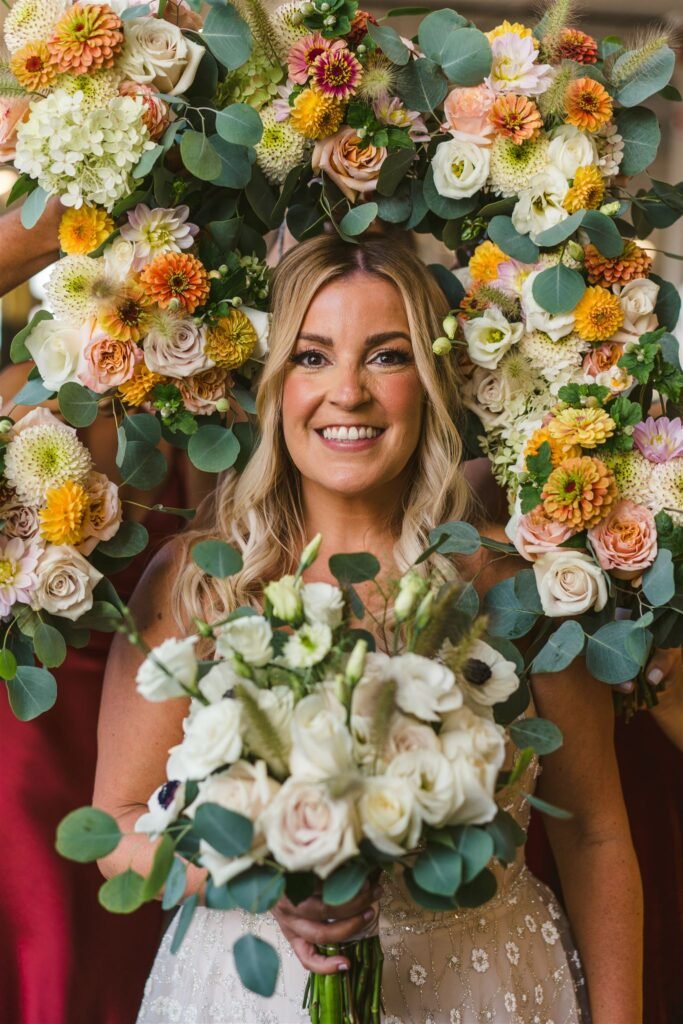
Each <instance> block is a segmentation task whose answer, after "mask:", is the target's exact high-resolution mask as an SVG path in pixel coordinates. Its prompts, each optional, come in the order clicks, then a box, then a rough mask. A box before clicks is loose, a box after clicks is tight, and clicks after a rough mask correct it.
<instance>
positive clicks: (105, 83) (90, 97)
mask: <svg viewBox="0 0 683 1024" xmlns="http://www.w3.org/2000/svg"><path fill="white" fill-rule="evenodd" d="M121 80H122V75H121V73H120V72H119V71H116V70H115V69H114V68H100V70H99V71H93V72H91V73H90V74H89V75H60V76H59V79H58V80H57V86H56V87H57V88H59V89H63V90H64V92H67V93H68V94H69V96H75V95H76V93H77V92H82V93H83V104H82V107H81V109H82V110H83V111H87V110H96V109H98V108H101V107H106V106H107V104H108V103H110V102H111V100H113V99H114V97H115V96H118V94H119V83H120V82H121Z"/></svg>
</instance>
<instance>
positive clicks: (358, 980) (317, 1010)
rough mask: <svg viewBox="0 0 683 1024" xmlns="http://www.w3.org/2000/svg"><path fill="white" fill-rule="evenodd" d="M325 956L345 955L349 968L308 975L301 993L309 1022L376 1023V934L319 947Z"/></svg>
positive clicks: (379, 954) (379, 970)
mask: <svg viewBox="0 0 683 1024" xmlns="http://www.w3.org/2000/svg"><path fill="white" fill-rule="evenodd" d="M318 950H319V952H320V953H323V954H324V955H325V956H345V957H347V958H348V959H349V960H350V961H351V969H350V970H349V971H339V972H337V973H336V974H309V976H308V982H307V983H306V991H305V993H304V1006H305V1007H307V1008H308V1012H309V1015H310V1018H311V1024H380V1010H381V991H382V964H383V962H384V954H383V953H382V946H381V944H380V941H379V936H377V935H373V936H372V937H371V938H367V939H360V940H359V941H358V942H352V943H345V944H343V945H339V946H319V947H318Z"/></svg>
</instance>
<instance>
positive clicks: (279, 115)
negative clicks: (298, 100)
mask: <svg viewBox="0 0 683 1024" xmlns="http://www.w3.org/2000/svg"><path fill="white" fill-rule="evenodd" d="M293 89H294V83H293V82H287V84H286V85H278V87H277V99H274V100H273V102H272V103H271V106H272V108H273V111H274V113H275V120H276V121H286V120H287V118H288V117H289V115H290V114H291V113H292V108H291V107H290V105H289V97H290V96H291V95H292V90H293Z"/></svg>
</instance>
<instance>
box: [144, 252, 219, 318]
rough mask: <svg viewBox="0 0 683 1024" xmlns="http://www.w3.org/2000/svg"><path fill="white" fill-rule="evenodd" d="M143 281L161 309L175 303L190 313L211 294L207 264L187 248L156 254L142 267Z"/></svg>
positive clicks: (150, 295)
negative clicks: (205, 266)
mask: <svg viewBox="0 0 683 1024" xmlns="http://www.w3.org/2000/svg"><path fill="white" fill-rule="evenodd" d="M140 281H141V283H142V285H143V286H144V288H145V289H146V290H147V293H148V295H149V297H150V298H151V299H152V301H154V302H157V303H158V304H159V305H160V306H161V308H162V309H167V308H168V307H169V306H170V305H171V303H174V304H177V305H178V307H180V308H182V309H184V310H185V311H186V312H187V313H194V311H195V309H196V308H197V307H198V306H201V305H202V303H204V302H206V300H207V298H208V297H209V277H208V274H207V273H206V270H205V269H204V265H203V264H202V263H201V262H200V261H199V260H198V259H197V257H196V256H192V255H191V254H190V253H187V252H165V253H162V254H161V255H160V256H157V257H156V259H154V260H152V262H151V263H148V264H147V266H146V267H145V269H144V270H143V271H142V273H141V274H140Z"/></svg>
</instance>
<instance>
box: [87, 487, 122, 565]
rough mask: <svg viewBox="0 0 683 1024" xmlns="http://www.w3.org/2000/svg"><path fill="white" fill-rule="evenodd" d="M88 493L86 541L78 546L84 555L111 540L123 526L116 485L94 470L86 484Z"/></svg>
mask: <svg viewBox="0 0 683 1024" xmlns="http://www.w3.org/2000/svg"><path fill="white" fill-rule="evenodd" d="M85 487H86V490H87V492H88V511H87V512H86V517H85V523H84V526H85V529H84V539H83V542H82V543H81V544H79V545H78V551H80V552H81V554H83V555H89V554H90V552H91V551H92V550H93V548H95V547H96V546H97V544H99V542H100V541H101V540H111V538H112V537H113V536H114V534H115V533H116V532H117V530H118V528H119V526H120V525H121V514H122V513H121V500H120V498H119V489H118V487H117V486H116V484H115V483H114V482H113V481H112V480H110V479H109V477H108V476H105V474H104V473H98V472H97V471H96V470H92V472H91V473H90V475H89V476H88V479H87V481H86V484H85Z"/></svg>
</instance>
